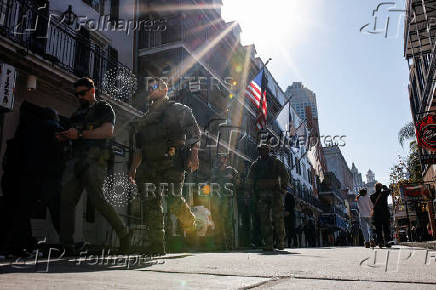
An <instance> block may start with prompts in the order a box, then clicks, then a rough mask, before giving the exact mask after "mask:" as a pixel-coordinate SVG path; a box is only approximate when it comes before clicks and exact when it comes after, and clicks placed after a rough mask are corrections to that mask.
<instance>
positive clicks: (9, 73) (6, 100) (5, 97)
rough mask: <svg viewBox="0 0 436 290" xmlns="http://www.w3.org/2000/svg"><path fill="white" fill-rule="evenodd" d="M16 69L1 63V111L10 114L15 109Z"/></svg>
mask: <svg viewBox="0 0 436 290" xmlns="http://www.w3.org/2000/svg"><path fill="white" fill-rule="evenodd" d="M15 78H16V71H15V67H13V66H11V65H9V64H6V63H0V110H1V111H7V112H10V111H12V110H13V108H14V89H15Z"/></svg>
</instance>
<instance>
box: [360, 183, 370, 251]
mask: <svg viewBox="0 0 436 290" xmlns="http://www.w3.org/2000/svg"><path fill="white" fill-rule="evenodd" d="M356 201H357V206H358V207H359V217H360V229H361V230H362V233H363V238H364V239H365V247H366V248H369V247H370V246H371V242H372V230H371V219H372V202H371V199H370V197H369V194H368V193H367V190H366V188H363V189H361V190H359V194H358V195H357V196H356Z"/></svg>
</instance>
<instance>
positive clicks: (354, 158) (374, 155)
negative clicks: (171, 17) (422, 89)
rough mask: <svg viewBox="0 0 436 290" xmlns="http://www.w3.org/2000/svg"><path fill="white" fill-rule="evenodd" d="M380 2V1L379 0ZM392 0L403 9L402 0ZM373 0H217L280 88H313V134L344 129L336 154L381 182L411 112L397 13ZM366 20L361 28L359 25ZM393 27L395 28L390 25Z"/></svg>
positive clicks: (402, 151)
mask: <svg viewBox="0 0 436 290" xmlns="http://www.w3.org/2000/svg"><path fill="white" fill-rule="evenodd" d="M386 2H387V1H386ZM389 2H396V8H397V9H404V7H405V4H404V2H405V1H404V0H400V1H398V0H397V1H395V0H394V1H392V0H391V1H389ZM379 3H382V1H374V0H354V1H350V0H268V1H264V0H224V1H223V4H224V6H223V9H222V16H223V18H224V19H225V20H226V21H231V20H236V21H238V22H239V24H240V25H241V28H242V35H241V37H242V43H243V44H250V43H254V44H255V46H256V50H257V53H258V56H260V57H261V58H262V59H263V60H264V61H266V60H267V59H268V58H269V57H271V58H272V61H271V62H270V64H269V65H268V68H269V69H270V70H271V71H272V73H273V75H274V77H275V79H276V80H277V81H278V82H279V84H280V86H281V88H282V89H283V90H286V88H287V87H288V85H290V84H292V82H296V81H298V82H303V84H304V86H305V87H307V88H309V89H311V90H312V91H314V92H315V93H316V95H317V103H318V112H319V125H320V131H321V135H346V136H347V137H346V138H345V141H346V145H345V147H341V150H342V153H343V154H344V156H345V159H346V160H347V162H348V165H349V166H350V167H351V163H352V162H354V163H355V164H356V166H357V168H358V169H359V171H360V172H361V173H362V175H363V178H364V181H365V179H366V178H365V175H366V172H367V171H368V169H369V168H371V169H372V170H373V171H374V172H375V174H376V179H377V180H379V181H381V182H383V183H388V182H389V171H390V168H391V167H392V165H393V164H394V163H395V161H396V160H397V155H398V154H401V155H405V154H407V150H408V148H407V146H408V145H406V146H405V149H402V148H401V146H400V145H399V143H398V137H397V135H398V131H399V129H400V128H401V127H402V126H404V125H405V124H406V123H407V122H409V121H410V120H411V119H412V117H411V113H410V105H409V99H408V89H407V87H408V66H407V62H406V60H405V59H404V57H403V49H404V48H403V47H404V40H403V28H404V27H403V25H404V21H403V19H404V18H403V17H402V16H401V14H404V13H403V12H396V11H389V9H390V8H392V7H393V6H394V5H388V6H382V7H380V10H379V11H378V12H376V15H377V16H378V17H377V26H376V30H378V31H382V30H385V29H384V27H385V23H386V19H387V18H388V16H389V18H390V23H389V29H388V30H387V32H388V33H387V38H385V34H384V33H377V34H372V33H369V31H374V29H373V27H374V19H375V18H374V17H373V10H375V9H376V8H377V6H378V4H379ZM367 23H371V24H370V25H369V26H367V27H365V28H364V29H363V31H362V32H361V31H360V29H361V27H362V26H364V25H365V24H367ZM398 29H399V30H398Z"/></svg>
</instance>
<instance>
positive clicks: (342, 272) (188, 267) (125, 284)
mask: <svg viewBox="0 0 436 290" xmlns="http://www.w3.org/2000/svg"><path fill="white" fill-rule="evenodd" d="M123 257H124V258H123ZM435 257H436V254H434V253H429V251H427V250H425V249H420V248H415V249H414V248H409V247H402V246H394V247H392V248H391V249H366V248H364V247H334V248H333V247H332V248H299V249H286V250H285V251H280V252H277V253H270V252H262V251H259V250H246V251H234V252H207V253H206V252H204V253H185V254H171V255H166V256H163V257H156V258H153V259H147V258H146V257H144V258H145V259H143V260H142V261H136V260H135V261H134V260H132V261H131V263H130V264H127V265H126V260H125V258H126V256H117V257H116V259H115V260H113V259H112V260H111V261H109V262H107V261H106V260H105V259H104V260H103V259H100V258H99V257H98V256H97V255H89V256H87V257H83V258H85V259H84V260H80V261H78V260H74V259H73V260H71V259H65V258H64V259H55V260H53V261H52V262H51V263H48V261H46V260H44V259H41V260H40V261H39V263H38V264H37V265H35V264H34V263H33V262H32V261H28V264H27V265H25V264H23V263H16V265H8V263H6V262H2V263H0V285H1V286H0V288H1V289H2V290H3V289H11V290H21V289H48V288H50V289H51V288H55V289H62V290H75V289H90V290H97V289H105V290H107V289H117V290H118V289H126V290H127V289H128V290H130V289H138V290H142V289H257V288H265V289H271V288H273V289H336V290H341V289H344V290H348V289H366V290H370V289H384V290H391V289H392V290H397V289H419V290H426V289H436V276H435V275H434V273H435V271H436V260H435ZM114 262H115V263H114ZM48 266H50V267H49V269H47V267H48ZM46 270H48V271H46Z"/></svg>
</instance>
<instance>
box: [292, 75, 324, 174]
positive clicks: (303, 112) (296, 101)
mask: <svg viewBox="0 0 436 290" xmlns="http://www.w3.org/2000/svg"><path fill="white" fill-rule="evenodd" d="M285 99H286V100H289V104H291V106H292V107H293V108H294V111H295V112H296V113H297V116H298V117H299V118H300V119H301V120H303V121H304V122H305V123H306V127H307V129H308V130H309V133H310V134H309V137H310V140H315V139H317V141H318V142H316V146H311V147H310V148H309V151H308V154H307V156H308V158H309V160H310V163H311V164H312V166H313V168H314V169H315V173H316V175H317V176H318V178H319V181H317V182H322V181H323V180H324V173H325V172H327V166H326V161H325V159H324V154H323V149H322V144H321V140H320V133H319V122H318V108H317V105H316V94H315V93H314V92H312V91H311V90H309V89H308V88H305V87H304V86H303V84H302V83H301V82H294V83H292V85H290V86H288V88H287V89H286V92H285Z"/></svg>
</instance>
